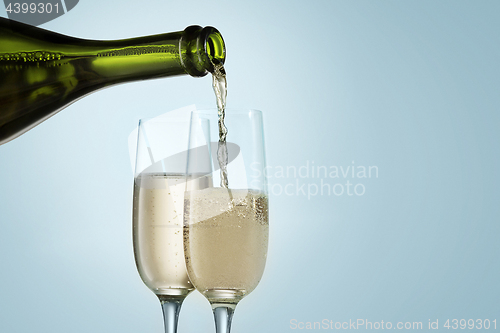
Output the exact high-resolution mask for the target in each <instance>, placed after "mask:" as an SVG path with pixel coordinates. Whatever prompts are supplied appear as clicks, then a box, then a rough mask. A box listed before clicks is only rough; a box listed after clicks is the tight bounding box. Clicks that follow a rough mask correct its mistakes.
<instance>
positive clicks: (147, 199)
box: [133, 114, 211, 333]
mask: <svg viewBox="0 0 500 333" xmlns="http://www.w3.org/2000/svg"><path fill="white" fill-rule="evenodd" d="M207 124H208V122H205V126H208V125H207ZM189 126H190V120H189V116H188V117H187V118H184V119H181V118H176V117H169V116H168V114H167V115H164V116H162V117H161V118H155V119H151V120H140V121H139V128H138V140H137V156H136V168H135V175H134V200H133V242H134V255H135V261H136V265H137V269H138V271H139V275H140V276H141V278H142V280H143V282H144V283H145V284H146V286H147V287H148V288H149V289H151V290H152V291H153V292H154V293H155V294H156V296H158V298H159V300H160V302H161V305H162V309H163V317H164V323H165V332H166V333H175V332H177V320H178V316H179V311H180V308H181V305H182V302H183V301H184V299H185V297H186V296H187V295H188V294H189V293H190V292H191V291H193V290H194V287H193V285H192V284H191V281H190V280H189V277H188V275H187V271H186V264H185V260H184V249H183V237H182V220H183V218H182V216H183V211H184V191H185V189H186V184H185V182H186V177H185V173H186V159H187V151H186V149H187V148H188V138H189ZM209 181H210V179H209V178H206V177H205V178H200V179H197V181H196V182H192V183H190V185H191V186H193V188H199V189H201V188H205V187H209V186H211V184H210V183H209Z"/></svg>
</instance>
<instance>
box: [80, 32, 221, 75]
mask: <svg viewBox="0 0 500 333" xmlns="http://www.w3.org/2000/svg"><path fill="white" fill-rule="evenodd" d="M89 42H90V41H89ZM90 43H91V42H90ZM94 43H95V45H89V46H88V47H89V49H88V50H87V52H90V53H92V54H89V56H91V57H93V59H92V60H91V67H92V69H93V70H94V71H95V72H96V73H98V74H99V76H103V77H107V78H110V79H113V81H115V80H117V81H130V80H142V79H151V78H159V77H166V76H174V75H183V74H188V75H191V76H194V77H201V76H205V75H206V74H207V73H209V72H213V70H214V64H216V63H219V62H222V63H224V61H225V47H224V40H223V39H222V36H221V35H220V33H219V32H218V31H217V30H216V29H215V28H212V27H205V28H201V27H199V26H190V27H188V28H186V29H185V30H184V31H181V32H174V33H167V34H161V35H154V36H147V37H139V38H133V39H127V40H119V41H110V42H94ZM80 56H81V55H80Z"/></svg>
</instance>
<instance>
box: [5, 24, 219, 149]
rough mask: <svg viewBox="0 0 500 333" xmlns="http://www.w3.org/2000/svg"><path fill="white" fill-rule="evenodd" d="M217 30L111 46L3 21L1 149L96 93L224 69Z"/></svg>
mask: <svg viewBox="0 0 500 333" xmlns="http://www.w3.org/2000/svg"><path fill="white" fill-rule="evenodd" d="M225 56H226V50H225V46H224V40H223V39H222V36H221V34H220V33H219V32H218V31H217V29H215V28H212V27H205V28H202V27H199V26H190V27H188V28H186V29H185V30H184V31H179V32H172V33H166V34H160V35H154V36H147V37H139V38H131V39H124V40H113V41H96V40H86V39H79V38H74V37H69V36H65V35H61V34H58V33H54V32H51V31H47V30H44V29H40V28H36V27H33V26H29V25H26V24H22V23H19V22H15V21H12V20H8V19H4V18H0V144H4V143H6V142H8V141H10V140H12V139H14V138H16V137H17V136H19V135H21V134H23V133H24V132H26V131H28V130H29V129H31V128H33V127H35V126H36V125H38V124H39V123H41V122H42V121H44V120H46V119H48V118H50V117H51V116H53V115H54V114H55V113H57V112H58V111H60V110H62V109H63V108H65V107H66V106H68V105H69V104H71V103H73V102H75V101H76V100H78V99H80V98H82V97H84V96H85V95H88V94H90V93H92V92H94V91H96V90H98V89H102V88H105V87H108V86H111V85H115V84H118V83H124V82H132V81H138V80H145V79H154V78H161V77H167V76H174V75H184V74H188V75H191V76H195V77H199V76H204V75H206V74H207V73H209V72H212V71H213V70H214V64H217V63H224V61H225Z"/></svg>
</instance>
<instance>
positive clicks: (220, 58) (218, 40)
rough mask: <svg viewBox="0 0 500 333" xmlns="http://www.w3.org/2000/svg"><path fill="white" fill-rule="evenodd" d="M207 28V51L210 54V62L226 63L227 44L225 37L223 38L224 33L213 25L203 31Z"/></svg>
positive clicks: (215, 63) (216, 63)
mask: <svg viewBox="0 0 500 333" xmlns="http://www.w3.org/2000/svg"><path fill="white" fill-rule="evenodd" d="M205 30H207V34H206V37H205V53H206V54H207V55H208V57H209V60H210V62H211V63H213V64H214V65H218V64H220V63H222V64H224V62H225V60H226V46H225V44H224V39H222V35H221V34H220V32H219V31H218V30H217V29H215V28H213V27H206V28H204V29H203V31H205ZM203 31H202V34H203Z"/></svg>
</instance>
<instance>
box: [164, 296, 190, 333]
mask: <svg viewBox="0 0 500 333" xmlns="http://www.w3.org/2000/svg"><path fill="white" fill-rule="evenodd" d="M158 298H159V299H160V303H161V308H162V309H163V321H164V324H165V333H177V320H178V318H179V312H180V311H181V305H182V302H183V301H184V298H185V297H179V296H160V295H158Z"/></svg>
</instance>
